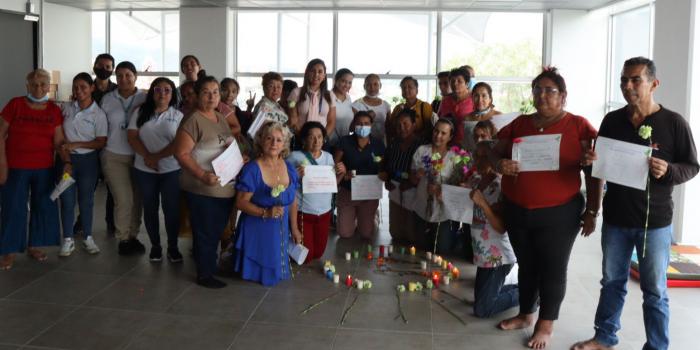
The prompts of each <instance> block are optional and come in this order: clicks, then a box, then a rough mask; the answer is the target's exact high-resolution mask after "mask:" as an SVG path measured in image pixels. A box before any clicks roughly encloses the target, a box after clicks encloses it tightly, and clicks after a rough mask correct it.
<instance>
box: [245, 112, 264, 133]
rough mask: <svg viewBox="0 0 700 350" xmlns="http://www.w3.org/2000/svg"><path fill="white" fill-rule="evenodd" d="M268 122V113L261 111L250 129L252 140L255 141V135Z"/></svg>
mask: <svg viewBox="0 0 700 350" xmlns="http://www.w3.org/2000/svg"><path fill="white" fill-rule="evenodd" d="M267 120H268V118H267V113H265V112H263V111H260V112H258V114H257V115H256V116H255V119H253V123H252V124H250V127H249V128H248V135H250V137H251V138H253V139H255V133H257V132H258V129H260V127H261V126H262V125H263V124H264V123H265V122H266V121H267Z"/></svg>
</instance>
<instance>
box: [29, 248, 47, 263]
mask: <svg viewBox="0 0 700 350" xmlns="http://www.w3.org/2000/svg"><path fill="white" fill-rule="evenodd" d="M27 255H29V256H30V257H31V258H32V259H34V260H36V261H46V259H48V258H49V257H48V256H46V253H44V252H42V251H41V250H39V249H28V250H27Z"/></svg>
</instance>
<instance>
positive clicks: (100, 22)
mask: <svg viewBox="0 0 700 350" xmlns="http://www.w3.org/2000/svg"><path fill="white" fill-rule="evenodd" d="M106 18H107V17H106V13H105V12H104V11H96V12H93V13H92V43H91V48H92V49H91V53H92V58H91V62H92V61H94V60H95V57H97V55H99V54H101V53H105V52H107V40H106V38H107V33H106V31H107V27H106V26H107V24H106V23H107V21H106Z"/></svg>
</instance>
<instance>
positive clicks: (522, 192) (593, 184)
mask: <svg viewBox="0 0 700 350" xmlns="http://www.w3.org/2000/svg"><path fill="white" fill-rule="evenodd" d="M532 95H533V98H534V103H535V108H536V110H537V111H536V112H535V113H534V114H532V115H521V116H519V117H518V118H516V119H515V120H513V122H511V123H510V124H509V125H507V126H505V127H504V128H503V129H501V131H500V132H499V133H498V139H499V141H498V144H497V145H496V148H495V152H496V155H497V157H498V158H499V159H500V160H499V161H498V162H497V163H496V164H497V166H496V169H497V170H498V171H499V172H500V173H502V174H503V175H504V176H503V179H502V186H503V195H504V197H505V211H504V213H505V225H506V230H507V231H508V236H509V238H510V242H511V244H512V245H513V249H514V251H515V255H516V257H517V258H518V263H519V265H520V269H519V271H518V281H519V283H520V313H519V314H518V315H517V316H515V317H512V318H509V319H507V320H504V321H502V322H501V323H500V324H499V327H500V328H502V329H521V328H526V327H529V326H530V325H531V324H532V323H533V322H534V320H535V311H537V307H538V304H539V308H540V310H539V317H538V319H537V322H536V324H535V331H534V334H533V335H532V337H531V338H530V340H529V341H528V346H529V347H531V348H534V349H542V348H544V347H545V346H546V345H547V344H548V343H549V340H550V338H551V336H552V330H553V327H554V321H555V320H556V319H557V318H558V316H559V308H560V306H561V303H562V301H563V300H564V294H565V292H566V270H567V266H568V263H569V255H570V253H571V248H572V247H573V244H574V240H575V239H576V235H577V233H578V232H579V231H581V228H582V226H583V230H582V234H583V235H584V236H588V235H590V234H591V233H592V232H593V230H594V229H595V220H596V216H597V215H598V209H599V207H600V194H601V181H600V180H598V179H595V178H593V177H591V175H590V173H586V175H585V178H586V181H585V182H586V189H587V190H586V195H587V200H584V198H583V196H582V195H581V192H580V187H581V166H580V164H581V159H582V157H583V155H584V151H585V150H588V149H590V148H591V144H592V140H593V139H594V138H595V137H596V130H595V129H594V128H593V127H592V126H591V124H590V123H589V122H588V121H587V120H586V119H585V118H583V117H580V116H577V115H573V114H571V113H569V112H567V111H565V110H564V105H565V103H566V96H567V91H566V83H565V82H564V78H563V77H562V76H561V75H559V73H558V72H557V70H556V69H555V68H547V69H545V70H544V71H543V72H542V73H540V74H539V75H538V76H537V77H535V79H534V80H533V81H532ZM541 135H556V136H559V145H558V147H559V152H557V154H559V166H558V169H557V170H552V171H520V169H521V166H523V164H521V163H520V162H519V161H518V158H517V154H516V156H515V157H514V156H513V154H512V153H513V152H511V150H512V149H513V148H514V145H517V144H519V143H527V142H528V138H529V137H531V136H541ZM516 147H517V146H516ZM584 208H585V212H584ZM581 213H583V216H581ZM538 301H539V302H538Z"/></svg>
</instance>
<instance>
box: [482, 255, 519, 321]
mask: <svg viewBox="0 0 700 350" xmlns="http://www.w3.org/2000/svg"><path fill="white" fill-rule="evenodd" d="M512 268H513V264H508V265H501V266H498V267H493V268H485V267H478V268H477V269H476V281H475V286H474V316H476V317H491V316H493V315H495V314H497V313H499V312H502V311H505V310H508V309H510V308H512V307H515V306H518V297H519V294H518V285H517V284H510V285H507V286H504V285H503V282H505V280H506V276H508V273H510V270H511V269H512Z"/></svg>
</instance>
